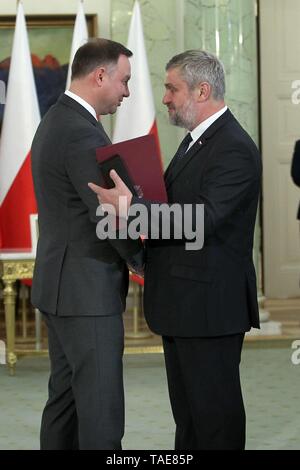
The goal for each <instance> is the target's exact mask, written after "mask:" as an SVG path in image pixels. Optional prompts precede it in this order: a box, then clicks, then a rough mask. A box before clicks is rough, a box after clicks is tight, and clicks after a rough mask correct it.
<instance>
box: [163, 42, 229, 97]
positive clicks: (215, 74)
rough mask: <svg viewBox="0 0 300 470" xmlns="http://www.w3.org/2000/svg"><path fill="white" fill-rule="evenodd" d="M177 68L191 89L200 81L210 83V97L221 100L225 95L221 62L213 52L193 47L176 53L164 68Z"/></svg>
mask: <svg viewBox="0 0 300 470" xmlns="http://www.w3.org/2000/svg"><path fill="white" fill-rule="evenodd" d="M172 68H178V69H179V70H180V74H181V77H182V79H183V80H184V81H185V82H186V83H187V85H188V87H189V89H190V90H193V89H194V88H195V87H196V86H197V85H198V84H199V83H200V82H207V83H209V84H210V85H211V90H212V97H213V98H214V99H215V100H216V101H222V100H223V99H224V95H225V72H224V67H223V64H222V62H221V61H220V60H219V59H218V58H217V57H216V56H214V55H213V54H210V53H209V52H206V51H201V50H199V49H193V50H189V51H185V52H182V53H181V54H178V55H176V56H174V57H172V59H171V60H170V61H169V62H168V63H167V65H166V70H169V69H172Z"/></svg>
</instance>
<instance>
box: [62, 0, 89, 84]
mask: <svg viewBox="0 0 300 470" xmlns="http://www.w3.org/2000/svg"><path fill="white" fill-rule="evenodd" d="M88 37H89V33H88V28H87V24H86V19H85V14H84V9H83V1H82V0H79V2H78V10H77V15H76V20H75V25H74V31H73V39H72V46H71V54H70V61H69V69H68V76H67V85H66V89H68V88H69V86H70V83H71V75H72V62H73V59H74V56H75V54H76V51H77V49H79V47H81V46H83V44H85V43H86V42H87V40H88Z"/></svg>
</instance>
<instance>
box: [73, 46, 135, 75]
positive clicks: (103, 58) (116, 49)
mask: <svg viewBox="0 0 300 470" xmlns="http://www.w3.org/2000/svg"><path fill="white" fill-rule="evenodd" d="M120 55H125V56H126V57H131V56H132V52H131V51H130V50H129V49H127V47H125V46H123V45H122V44H120V43H119V42H115V41H111V40H109V39H102V38H95V39H90V40H89V41H88V42H86V43H85V44H84V45H83V46H81V47H79V49H78V50H77V52H76V54H75V57H74V60H73V63H72V80H74V79H75V78H82V77H85V76H86V75H88V74H89V73H90V72H92V71H93V70H94V69H95V68H96V67H99V66H102V65H109V64H113V65H115V64H116V63H117V62H118V60H119V57H120Z"/></svg>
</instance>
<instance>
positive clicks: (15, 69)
mask: <svg viewBox="0 0 300 470" xmlns="http://www.w3.org/2000/svg"><path fill="white" fill-rule="evenodd" d="M39 121H40V111H39V105H38V99H37V94H36V87H35V81H34V75H33V68H32V62H31V56H30V50H29V42H28V35H27V30H26V23H25V16H24V10H23V6H22V3H21V2H19V4H18V9H17V17H16V26H15V33H14V38H13V46H12V54H11V62H10V69H9V76H8V83H7V95H6V105H5V108H4V116H3V124H2V133H1V138H0V234H1V241H0V243H1V248H31V231H30V216H31V214H36V212H37V208H36V201H35V196H34V190H33V181H32V176H31V158H30V148H31V143H32V139H33V136H34V134H35V131H36V129H37V126H38V124H39Z"/></svg>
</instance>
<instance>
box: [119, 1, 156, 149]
mask: <svg viewBox="0 0 300 470" xmlns="http://www.w3.org/2000/svg"><path fill="white" fill-rule="evenodd" d="M127 47H128V49H130V50H131V51H132V52H133V56H132V57H130V59H129V60H130V63H131V79H130V82H129V90H130V96H129V98H126V99H125V100H124V101H123V103H122V105H121V107H120V108H118V111H117V115H116V123H115V129H114V135H113V142H114V143H117V142H122V141H123V140H129V139H134V138H135V137H141V136H142V135H146V134H150V133H152V134H154V135H155V136H156V139H157V144H158V148H159V140H158V132H157V126H156V120H155V108H154V100H153V93H152V87H151V80H150V73H149V67H148V61H147V54H146V48H145V41H144V33H143V24H142V17H141V10H140V6H139V2H138V1H136V2H135V4H134V8H133V13H132V19H131V23H130V28H129V36H128V43H127Z"/></svg>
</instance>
